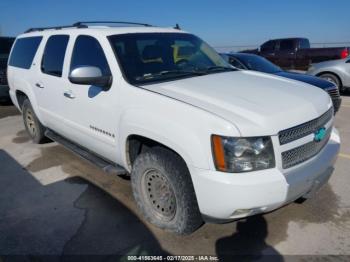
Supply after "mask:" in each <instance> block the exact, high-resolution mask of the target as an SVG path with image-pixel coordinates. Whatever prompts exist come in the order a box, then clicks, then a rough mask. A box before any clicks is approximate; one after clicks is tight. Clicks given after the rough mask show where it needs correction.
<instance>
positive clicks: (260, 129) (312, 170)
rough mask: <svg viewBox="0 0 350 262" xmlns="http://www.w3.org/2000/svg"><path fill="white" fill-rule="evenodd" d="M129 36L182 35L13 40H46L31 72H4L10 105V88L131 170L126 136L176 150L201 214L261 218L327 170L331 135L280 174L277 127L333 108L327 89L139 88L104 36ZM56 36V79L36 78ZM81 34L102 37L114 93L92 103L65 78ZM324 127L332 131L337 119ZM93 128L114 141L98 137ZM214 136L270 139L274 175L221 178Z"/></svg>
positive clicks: (102, 31) (103, 32) (218, 82)
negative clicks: (59, 60) (59, 49)
mask: <svg viewBox="0 0 350 262" xmlns="http://www.w3.org/2000/svg"><path fill="white" fill-rule="evenodd" d="M134 32H176V33H179V32H180V31H179V30H175V29H162V28H152V27H151V28H147V27H146V28H141V27H135V28H130V27H127V28H89V29H62V30H59V31H56V30H46V31H43V32H33V33H29V34H24V35H21V36H19V38H20V37H27V36H36V35H43V36H44V39H43V41H42V42H41V44H40V47H39V49H38V52H37V54H36V56H35V58H34V61H33V65H32V67H31V69H30V70H23V69H18V68H15V67H12V66H9V67H8V78H9V85H10V95H11V98H12V100H13V102H14V103H15V105H16V106H18V101H17V98H16V91H22V92H24V93H25V94H27V96H28V97H29V99H30V101H31V103H32V105H33V108H34V110H35V112H36V114H37V116H38V117H39V119H40V121H41V122H42V123H43V124H44V125H46V126H47V127H49V128H52V129H53V130H55V131H57V132H59V133H61V134H62V135H64V136H65V137H67V138H69V139H71V140H72V141H75V142H76V143H79V144H81V145H82V146H84V147H86V148H88V149H90V150H91V151H94V152H96V153H98V154H99V155H101V156H103V157H104V158H106V159H109V160H111V161H113V162H115V163H117V164H119V165H121V166H123V167H124V168H126V169H127V170H129V171H130V169H131V167H130V166H129V164H128V157H127V149H126V145H127V138H128V137H129V136H130V135H140V136H144V137H147V138H150V139H153V140H155V141H158V142H159V143H162V144H164V145H166V146H167V147H169V148H171V149H173V150H174V151H176V152H177V153H178V154H179V155H181V156H182V158H183V159H184V160H185V162H186V164H187V166H188V168H189V170H190V173H191V177H192V180H193V183H194V187H195V192H196V195H197V200H198V204H199V208H200V211H201V212H202V213H203V214H204V215H207V216H210V217H214V218H220V219H229V218H234V217H233V216H232V214H233V212H234V211H235V210H236V209H249V208H261V210H260V212H266V211H268V210H271V209H274V208H276V207H278V206H281V205H283V204H285V203H288V202H289V201H291V200H292V198H294V197H295V196H296V195H298V192H299V193H300V192H301V193H306V191H307V190H306V189H309V188H308V187H309V186H310V185H311V182H310V181H315V179H316V177H317V176H319V175H320V174H321V173H322V172H324V171H325V170H327V169H328V168H330V167H332V165H333V163H334V161H335V158H336V156H337V154H338V150H339V144H340V141H339V136H338V135H337V133H336V131H334V132H333V134H332V139H331V140H330V141H329V143H328V144H327V146H326V147H325V148H324V149H323V150H322V152H321V153H320V154H319V155H317V156H316V157H314V158H312V159H310V160H308V161H306V162H304V163H302V164H299V165H297V166H296V167H293V168H290V169H288V170H283V169H282V163H281V152H282V151H281V150H283V148H281V147H280V146H279V142H278V137H277V134H278V132H279V131H280V130H283V129H287V128H290V127H293V126H296V125H299V124H302V123H304V122H307V121H309V120H312V119H315V118H317V117H319V116H320V115H322V114H323V113H324V112H326V111H327V110H328V109H329V108H330V107H331V106H332V102H331V99H330V98H329V96H328V95H327V94H326V93H325V92H324V91H322V90H320V89H318V88H315V87H312V86H309V85H307V84H304V83H301V82H297V81H293V80H288V79H285V78H279V77H276V76H272V75H266V74H262V73H256V72H248V71H237V72H229V73H218V74H211V75H207V76H198V77H193V78H187V79H183V80H176V81H171V82H165V83H160V84H153V85H147V86H143V87H135V86H132V85H130V84H129V83H127V82H126V81H125V79H124V78H123V76H122V73H121V71H120V68H119V65H118V63H117V60H116V59H115V56H114V53H113V50H112V48H111V46H110V44H109V42H108V41H107V38H106V36H109V35H113V34H122V33H134ZM184 33H185V32H184ZM52 34H69V35H70V41H69V44H68V47H67V51H66V59H65V62H64V70H63V75H62V78H61V79H59V80H57V78H56V77H50V76H42V74H41V73H40V66H38V65H40V62H41V56H42V52H43V49H44V46H45V43H46V40H47V38H48V36H50V35H52ZM80 34H85V35H90V36H93V37H95V38H96V39H98V41H99V42H100V44H101V46H102V48H103V50H104V53H105V55H106V57H107V60H108V63H109V66H110V69H111V72H112V75H113V84H112V86H111V88H110V89H109V90H108V91H103V92H99V93H98V94H97V95H94V96H89V88H88V87H87V86H83V85H74V84H72V83H70V82H69V80H68V74H69V72H68V71H69V64H70V56H71V53H72V49H73V45H74V40H75V38H76V37H77V35H80ZM38 81H39V82H40V83H42V84H43V85H45V88H44V89H42V90H37V89H36V87H35V83H37V82H38ZM66 91H70V92H72V93H73V94H74V96H75V98H74V99H67V98H65V97H64V96H63V93H64V92H66ZM39 92H41V93H39ZM329 125H333V120H332V121H331V122H330V123H329ZM91 126H96V127H99V128H101V129H103V130H106V131H108V132H110V133H111V134H114V135H115V136H114V137H109V136H106V135H105V134H102V133H98V132H96V131H94V130H93V129H92V128H91ZM212 134H219V135H223V136H233V137H238V136H266V135H268V136H272V140H273V146H274V150H275V158H276V168H274V169H267V170H263V171H257V172H251V173H244V174H230V173H221V172H217V171H216V169H215V166H214V163H213V157H212V150H211V141H210V138H211V135H212ZM312 139H313V138H312V136H310V137H306V138H303V139H300V140H297V141H294V142H293V143H291V145H289V146H293V147H296V146H298V145H301V144H302V143H305V142H306V141H309V140H312ZM288 177H293V179H289V178H288ZM304 182H305V183H304ZM291 189H293V190H291ZM304 191H305V192H304Z"/></svg>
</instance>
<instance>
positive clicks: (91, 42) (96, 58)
mask: <svg viewBox="0 0 350 262" xmlns="http://www.w3.org/2000/svg"><path fill="white" fill-rule="evenodd" d="M79 66H95V67H98V68H100V69H101V71H102V74H103V75H110V74H111V71H110V69H109V66H108V62H107V58H106V56H105V54H104V52H103V49H102V47H101V45H100V43H99V42H98V41H97V39H96V38H93V37H91V36H86V35H80V36H78V38H77V40H76V41H75V45H74V49H73V55H72V61H71V67H70V70H73V69H74V68H76V67H79Z"/></svg>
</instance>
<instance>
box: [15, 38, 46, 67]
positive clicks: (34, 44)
mask: <svg viewBox="0 0 350 262" xmlns="http://www.w3.org/2000/svg"><path fill="white" fill-rule="evenodd" d="M41 40H42V37H41V36H35V37H26V38H19V39H17V40H16V42H15V46H14V47H13V50H12V53H11V57H10V60H9V65H10V66H14V67H19V68H24V69H29V68H30V67H31V65H32V62H33V59H34V56H35V54H36V51H37V50H38V47H39V45H40V42H41Z"/></svg>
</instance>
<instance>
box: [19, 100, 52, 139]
mask: <svg viewBox="0 0 350 262" xmlns="http://www.w3.org/2000/svg"><path fill="white" fill-rule="evenodd" d="M22 116H23V122H24V126H25V128H26V130H27V132H28V134H29V136H30V137H31V139H32V140H33V142H34V143H36V144H42V143H45V142H47V141H48V138H47V137H45V130H46V128H45V127H44V126H43V125H42V124H41V123H40V121H39V119H38V117H37V116H36V114H35V112H34V109H33V107H32V105H31V104H30V101H29V99H26V100H24V102H23V105H22Z"/></svg>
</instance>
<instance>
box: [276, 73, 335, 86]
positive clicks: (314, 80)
mask: <svg viewBox="0 0 350 262" xmlns="http://www.w3.org/2000/svg"><path fill="white" fill-rule="evenodd" d="M275 75H278V76H282V77H286V78H290V79H294V80H298V81H301V82H304V83H307V84H310V85H313V86H317V87H319V88H322V89H327V88H331V87H335V86H334V84H333V83H331V82H329V81H326V80H324V79H321V78H319V77H316V76H311V75H305V74H298V73H291V72H283V71H282V72H277V73H275Z"/></svg>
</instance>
